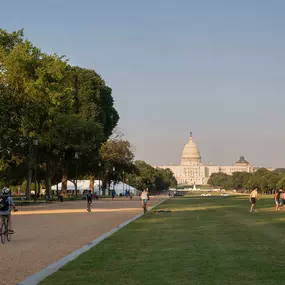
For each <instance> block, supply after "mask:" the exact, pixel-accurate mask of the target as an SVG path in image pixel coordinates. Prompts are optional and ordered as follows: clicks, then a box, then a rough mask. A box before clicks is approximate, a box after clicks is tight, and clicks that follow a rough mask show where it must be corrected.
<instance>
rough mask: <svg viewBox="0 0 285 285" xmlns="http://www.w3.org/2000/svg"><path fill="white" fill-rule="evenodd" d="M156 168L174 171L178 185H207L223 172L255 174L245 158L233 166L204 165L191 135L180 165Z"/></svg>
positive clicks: (158, 166) (242, 157)
mask: <svg viewBox="0 0 285 285" xmlns="http://www.w3.org/2000/svg"><path fill="white" fill-rule="evenodd" d="M154 167H156V168H163V169H166V168H169V169H171V170H172V172H173V174H174V176H175V178H176V180H177V182H178V184H185V185H205V184H207V182H208V180H209V178H210V176H211V174H212V173H218V172H223V173H226V174H229V175H232V174H233V173H234V172H253V171H254V168H253V166H252V165H251V164H250V163H249V162H248V161H246V160H245V158H244V156H241V157H240V159H239V160H238V161H237V162H236V163H235V164H234V165H231V166H219V165H203V164H202V163H201V155H200V152H199V150H198V147H197V145H196V144H195V143H194V142H193V137H192V133H190V137H189V142H188V143H187V144H186V145H185V147H184V149H183V152H182V156H181V162H180V165H173V164H170V165H155V166H154Z"/></svg>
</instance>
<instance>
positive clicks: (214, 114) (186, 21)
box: [0, 0, 285, 167]
mask: <svg viewBox="0 0 285 285" xmlns="http://www.w3.org/2000/svg"><path fill="white" fill-rule="evenodd" d="M0 7H1V17H0V27H1V28H4V29H7V30H8V31H13V30H18V29H22V28H24V32H25V37H26V38H28V39H29V40H31V41H32V42H33V43H34V44H35V45H37V46H39V47H41V49H42V50H43V51H45V52H52V53H54V52H56V53H57V54H59V55H66V56H67V58H69V59H70V63H71V64H72V65H78V66H81V67H85V68H91V69H94V70H96V72H97V73H99V74H100V75H101V76H102V77H103V79H104V80H105V81H106V83H107V84H108V85H109V86H110V87H111V88H112V90H113V96H114V99H115V106H116V108H117V110H118V112H119V114H120V122H119V126H118V127H119V129H120V130H121V131H122V132H123V133H124V138H125V139H128V140H130V142H131V143H132V145H133V149H134V151H135V154H136V158H137V159H142V160H145V161H147V162H148V163H151V164H168V163H179V161H180V156H181V153H182V150H183V147H184V145H185V144H186V143H187V142H188V138H189V133H190V131H192V132H193V137H194V141H195V142H196V143H197V145H198V147H199V150H200V153H201V156H202V162H203V163H209V162H211V163H214V164H220V165H231V164H233V163H235V161H236V160H238V158H239V156H240V155H244V156H245V158H246V159H247V160H248V161H250V162H251V163H252V164H254V165H255V166H267V167H285V148H284V146H285V132H284V129H285V128H284V127H285V110H284V108H285V94H284V91H285V80H284V79H285V78H284V77H285V35H284V27H285V17H284V13H285V1H283V0H215V1H213V0H195V1H194V0H176V1H175V0H120V1H119V0H100V1H99V0H81V1H79V0H76V1H75V0H65V1H64V0H45V1H44V0H25V1H22V0H18V1H16V0H9V1H6V0H0Z"/></svg>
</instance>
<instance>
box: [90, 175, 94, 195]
mask: <svg viewBox="0 0 285 285" xmlns="http://www.w3.org/2000/svg"><path fill="white" fill-rule="evenodd" d="M89 189H90V190H91V191H92V193H94V177H93V176H92V175H90V177H89Z"/></svg>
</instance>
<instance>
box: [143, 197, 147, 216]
mask: <svg viewBox="0 0 285 285" xmlns="http://www.w3.org/2000/svg"><path fill="white" fill-rule="evenodd" d="M143 212H144V213H146V212H147V201H145V200H143Z"/></svg>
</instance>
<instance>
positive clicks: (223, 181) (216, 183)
mask: <svg viewBox="0 0 285 285" xmlns="http://www.w3.org/2000/svg"><path fill="white" fill-rule="evenodd" d="M208 183H209V184H210V185H212V186H213V187H220V188H225V189H230V188H232V177H231V176H230V175H228V174H226V173H222V172H218V173H213V174H212V175H211V177H210V178H209V180H208Z"/></svg>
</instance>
